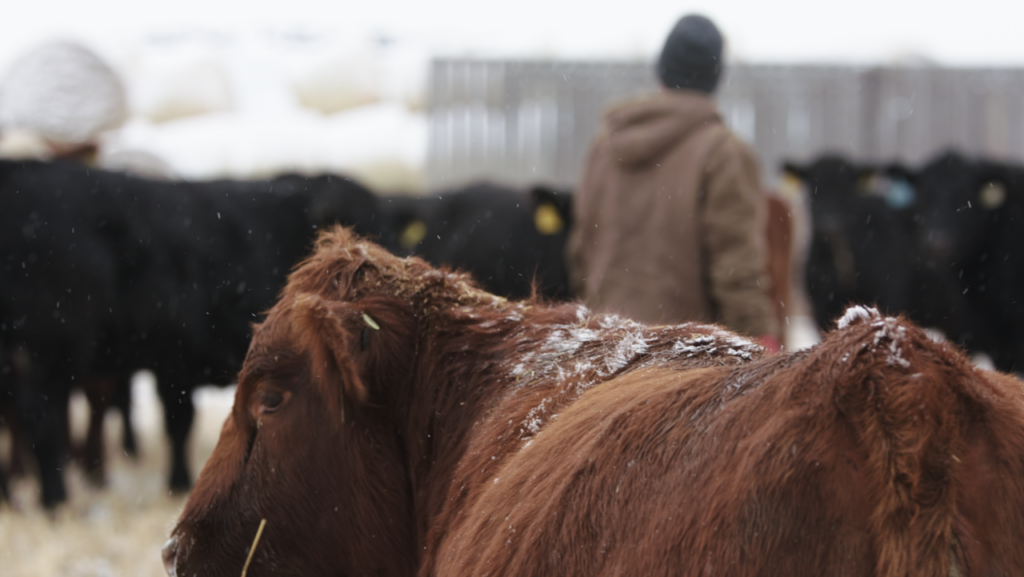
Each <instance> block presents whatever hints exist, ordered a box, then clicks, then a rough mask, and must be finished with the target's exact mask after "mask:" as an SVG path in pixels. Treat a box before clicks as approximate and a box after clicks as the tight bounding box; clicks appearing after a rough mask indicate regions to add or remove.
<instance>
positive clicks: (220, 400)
mask: <svg viewBox="0 0 1024 577" xmlns="http://www.w3.org/2000/svg"><path fill="white" fill-rule="evenodd" d="M230 395H231V391H230V390H216V389H200V390H199V391H197V392H196V396H195V400H196V404H197V414H196V426H195V428H194V429H193V432H192V439H191V443H190V444H191V447H190V455H191V458H192V465H193V474H198V472H199V470H200V468H201V467H202V463H203V462H204V461H205V460H206V458H207V457H209V454H210V452H211V451H212V450H213V446H214V444H215V443H216V441H217V437H218V435H219V434H220V426H221V424H222V423H223V421H224V417H225V416H226V414H227V411H228V410H229V409H230V406H231V397H230ZM133 402H134V403H135V413H136V414H135V422H136V433H137V435H138V440H139V444H140V449H141V453H142V454H141V455H140V458H139V460H138V461H133V460H131V459H128V458H127V457H126V456H125V455H124V454H123V453H122V452H121V451H120V448H119V444H120V438H121V426H120V425H121V423H120V418H119V417H118V416H116V415H113V414H111V415H108V417H107V423H106V424H107V439H106V441H107V455H108V463H109V467H108V471H107V481H108V484H107V487H106V488H104V489H99V490H97V489H93V488H91V487H89V486H88V485H87V484H86V483H85V480H84V477H83V475H82V473H81V471H80V470H79V469H78V468H77V467H75V466H71V467H70V468H69V470H68V471H67V475H66V479H67V481H68V491H69V493H70V501H69V502H68V503H67V504H66V505H64V506H63V507H61V508H60V509H59V510H58V511H57V513H56V515H55V516H53V517H52V518H51V517H50V516H48V515H47V514H46V513H45V512H44V511H43V510H42V508H41V507H40V506H39V494H38V493H39V490H38V485H37V482H36V480H35V479H34V478H25V479H19V480H16V481H15V482H14V483H13V487H12V492H13V493H14V499H13V501H14V508H13V509H12V507H10V506H8V505H3V506H0V560H2V561H0V576H3V577H37V576H38V577H44V576H45V577H50V576H52V575H62V576H67V577H120V576H125V577H128V576H130V577H148V576H154V577H159V576H162V575H164V574H165V573H164V569H163V565H162V563H161V561H160V548H161V547H162V546H163V544H164V541H166V540H167V536H168V532H169V531H170V528H171V527H172V526H173V523H174V521H175V519H177V517H178V514H179V513H180V511H181V508H182V506H183V505H184V502H185V498H184V497H176V496H170V495H168V492H167V487H166V476H167V468H168V465H167V454H168V449H167V442H166V440H165V437H164V435H163V432H162V430H163V418H162V413H161V409H160V406H159V402H158V401H157V399H156V398H155V393H154V392H153V389H152V380H151V378H147V377H145V376H143V377H142V378H137V379H136V382H135V388H134V399H133ZM86 411H87V408H86V405H85V402H84V399H82V398H78V397H76V398H75V399H73V401H72V427H73V430H75V431H76V432H80V433H79V434H82V433H81V432H82V431H84V426H85V420H86V414H87V412H86ZM8 445H9V443H8V438H7V436H6V435H3V436H0V446H2V447H4V449H6V448H7V447H8Z"/></svg>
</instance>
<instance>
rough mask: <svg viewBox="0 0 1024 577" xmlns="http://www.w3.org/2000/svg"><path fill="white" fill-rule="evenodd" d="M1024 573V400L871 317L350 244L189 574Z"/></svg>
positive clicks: (210, 478)
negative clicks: (654, 308)
mask: <svg viewBox="0 0 1024 577" xmlns="http://www.w3.org/2000/svg"><path fill="white" fill-rule="evenodd" d="M262 519H265V520H266V521H267V523H266V528H265V531H263V533H262V535H261V539H260V540H259V541H258V542H257V543H256V546H255V549H254V554H253V555H252V557H251V565H249V566H248V575H253V576H255V575H303V576H318V575H325V576H326V575H346V576H356V575H419V576H421V577H425V576H434V575H446V576H447V575H523V576H538V575H580V576H583V575H586V576H591V575H645V576H646V575H693V576H696V575H739V576H753V575H814V576H819V575H839V576H846V575H849V576H853V575H859V576H862V575H881V576H907V575H921V576H935V577H939V576H943V577H945V576H948V575H1022V574H1024V547H1021V546H1020V540H1021V538H1022V537H1024V398H1022V386H1021V383H1020V382H1019V381H1017V380H1015V379H1013V378H1011V377H1009V376H1005V375H1002V374H998V373H991V372H986V371H982V370H979V369H976V368H974V367H973V366H972V365H971V364H970V363H969V362H968V360H967V359H965V358H964V356H963V355H962V354H960V352H959V351H957V350H955V349H954V348H953V347H951V346H950V345H948V344H942V343H936V342H933V341H931V340H929V339H928V337H927V336H926V335H925V334H924V333H923V332H922V331H921V330H919V329H917V328H916V327H914V326H913V325H911V324H909V323H907V322H906V321H904V320H901V319H895V318H889V317H882V316H880V315H879V314H878V313H877V312H876V311H874V310H872V309H867V308H863V307H855V308H852V309H850V311H849V312H848V313H847V314H846V316H845V317H843V319H841V320H840V323H839V325H838V328H837V330H835V331H833V332H832V333H831V334H829V335H827V336H826V338H825V340H824V341H823V342H822V343H821V344H819V345H818V346H816V347H814V348H813V349H810V350H807V351H800V352H796V353H787V354H779V355H774V356H770V357H768V356H763V355H762V351H761V349H760V348H759V347H757V346H755V345H753V344H751V343H750V342H748V341H746V340H744V339H742V338H739V337H737V336H735V335H733V334H731V333H728V332H725V331H724V330H722V329H720V328H717V327H715V326H708V325H699V324H684V325H679V326H670V327H665V326H662V327H644V326H641V325H638V324H636V323H633V322H630V321H628V320H624V319H621V318H618V317H615V316H608V315H593V314H591V313H590V312H589V311H588V310H587V309H586V308H584V307H583V306H580V305H576V304H564V305H558V306H546V305H543V304H539V303H536V302H509V301H505V300H502V299H499V298H497V297H494V296H492V295H490V294H487V293H484V292H482V291H480V290H479V289H477V288H476V286H475V285H474V284H473V282H472V281H471V280H470V279H469V278H467V277H466V276H465V275H463V274H460V273H452V272H446V271H438V270H435V269H433V268H431V267H430V266H429V265H427V264H425V263H424V262H423V261H421V260H419V259H416V258H410V259H398V258H396V257H393V256H391V255H390V254H388V253H387V252H385V251H384V250H383V249H381V248H379V247H377V246H375V245H373V244H371V243H368V242H366V241H362V240H360V239H358V238H355V237H354V235H352V234H351V233H350V232H349V231H347V230H344V229H337V230H334V231H331V232H329V233H327V234H325V235H324V236H322V237H321V239H320V240H319V242H318V245H317V248H316V252H315V253H314V254H313V255H312V256H311V257H310V258H309V259H307V260H306V261H305V262H303V263H302V264H301V265H300V266H299V268H298V269H297V270H296V271H295V272H294V273H293V274H292V275H291V278H290V280H289V283H288V286H287V287H286V289H285V291H284V294H283V296H282V298H281V300H280V301H279V302H278V304H277V305H276V306H275V307H274V308H273V309H272V310H271V311H270V313H269V315H268V317H267V319H266V321H265V322H264V323H263V324H262V325H260V326H258V327H257V328H256V331H255V336H254V338H253V341H252V345H251V347H250V349H249V354H248V357H247V359H246V361H245V365H244V368H243V369H242V373H241V376H240V380H239V385H238V391H237V396H236V398H235V405H234V408H233V410H232V413H231V416H230V417H229V418H228V420H227V421H226V422H225V424H224V429H223V431H222V433H221V438H220V441H219V443H218V445H217V448H216V450H215V451H214V454H213V456H212V457H211V458H210V460H209V462H208V463H207V465H206V467H205V469H204V470H203V472H202V474H201V476H200V478H199V480H198V482H197V484H196V487H195V490H194V492H193V494H192V496H191V498H190V499H189V501H188V503H187V505H186V506H185V510H184V512H183V514H182V517H181V519H180V521H179V523H178V525H177V527H176V528H175V529H174V531H173V534H172V538H171V540H170V541H169V542H168V544H167V545H166V546H165V549H164V559H165V564H166V565H167V567H168V571H169V573H171V574H172V575H180V576H182V577H186V576H189V577H191V576H192V575H203V576H219V575H224V576H237V575H240V574H241V573H242V571H243V567H244V566H246V562H247V556H248V554H249V553H250V551H249V550H250V547H251V546H252V544H253V541H254V536H255V535H256V533H257V528H258V527H259V526H260V522H261V520H262Z"/></svg>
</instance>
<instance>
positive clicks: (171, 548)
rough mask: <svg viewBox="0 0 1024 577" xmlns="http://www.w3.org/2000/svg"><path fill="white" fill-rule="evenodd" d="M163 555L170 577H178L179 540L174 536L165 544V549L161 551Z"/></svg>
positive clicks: (165, 568) (165, 567)
mask: <svg viewBox="0 0 1024 577" xmlns="http://www.w3.org/2000/svg"><path fill="white" fill-rule="evenodd" d="M161 555H162V556H163V558H164V570H165V571H167V574H168V575H169V576H170V577H178V568H177V564H178V538H177V537H174V536H172V537H171V538H170V539H168V540H167V542H166V543H164V548H163V549H162V550H161Z"/></svg>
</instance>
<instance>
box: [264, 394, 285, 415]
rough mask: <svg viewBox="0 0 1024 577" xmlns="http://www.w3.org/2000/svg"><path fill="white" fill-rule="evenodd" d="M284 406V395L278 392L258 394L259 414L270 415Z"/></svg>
mask: <svg viewBox="0 0 1024 577" xmlns="http://www.w3.org/2000/svg"><path fill="white" fill-rule="evenodd" d="M282 404H284V393H282V392H280V391H263V392H262V393H260V412H261V413H272V412H274V411H276V410H277V409H278V408H280V407H281V405H282Z"/></svg>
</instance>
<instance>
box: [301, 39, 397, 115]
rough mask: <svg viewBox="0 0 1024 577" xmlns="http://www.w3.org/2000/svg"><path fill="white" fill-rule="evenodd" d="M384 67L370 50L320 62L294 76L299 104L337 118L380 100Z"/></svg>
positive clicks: (334, 55)
mask: <svg viewBox="0 0 1024 577" xmlns="http://www.w3.org/2000/svg"><path fill="white" fill-rule="evenodd" d="M380 76H381V67H380V63H379V62H378V60H377V57H376V55H374V54H373V53H372V52H371V51H370V50H368V49H365V48H362V47H354V48H350V49H347V50H343V51H342V50H339V51H334V52H332V53H330V54H327V55H325V56H323V57H320V58H318V59H316V60H315V61H314V62H312V63H310V64H309V65H308V66H305V67H303V68H302V69H301V70H299V71H298V72H297V73H296V74H295V75H294V80H293V85H294V87H295V93H296V95H297V96H298V99H299V102H300V103H301V104H302V105H303V106H305V107H306V108H310V109H312V110H316V111H318V112H321V113H323V114H334V113H335V112H339V111H342V110H346V109H349V108H355V107H357V106H362V105H365V104H369V103H371V102H376V101H378V100H380V84H381V79H380Z"/></svg>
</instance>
